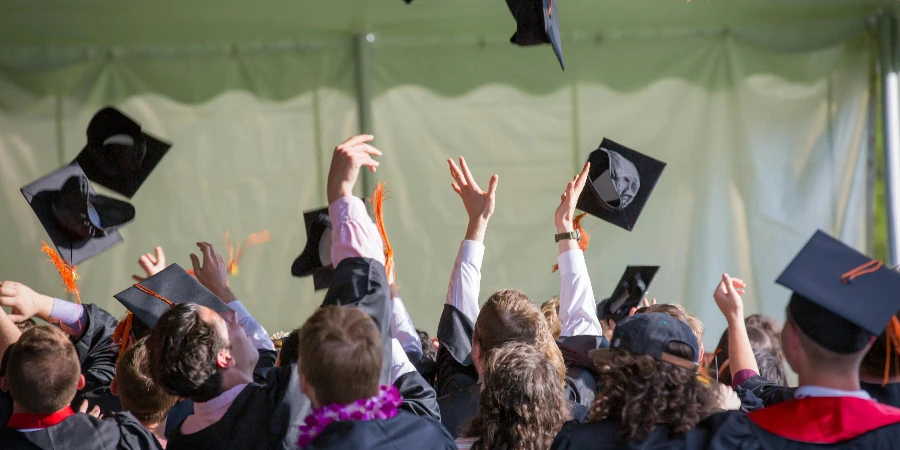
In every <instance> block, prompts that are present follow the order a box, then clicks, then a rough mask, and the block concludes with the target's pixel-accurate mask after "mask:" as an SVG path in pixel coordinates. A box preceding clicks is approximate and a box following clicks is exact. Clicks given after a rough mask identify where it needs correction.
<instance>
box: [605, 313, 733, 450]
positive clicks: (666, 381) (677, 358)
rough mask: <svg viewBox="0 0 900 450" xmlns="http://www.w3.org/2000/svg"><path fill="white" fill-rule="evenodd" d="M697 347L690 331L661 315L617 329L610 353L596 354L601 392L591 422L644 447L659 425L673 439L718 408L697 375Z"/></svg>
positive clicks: (627, 320)
mask: <svg viewBox="0 0 900 450" xmlns="http://www.w3.org/2000/svg"><path fill="white" fill-rule="evenodd" d="M698 354H699V344H698V343H697V340H696V337H695V336H694V333H693V331H692V330H691V329H690V327H689V326H688V325H687V324H686V323H684V322H681V321H680V320H672V317H671V316H669V315H668V314H664V313H644V314H635V315H633V316H631V317H627V318H625V319H623V320H622V321H621V322H620V323H618V324H616V329H615V333H614V335H613V340H612V343H611V344H610V349H608V350H606V349H604V350H595V351H594V352H592V356H594V355H599V356H594V357H595V358H602V359H603V361H602V362H601V363H600V364H598V368H599V370H600V385H601V386H603V390H602V391H601V392H600V393H599V394H598V395H597V397H596V399H595V400H594V404H593V405H592V406H591V412H590V416H589V419H590V420H592V421H600V420H611V421H614V422H615V423H616V424H617V425H618V429H619V434H618V436H617V439H618V440H619V441H620V442H629V441H637V442H642V441H644V440H646V439H647V437H649V435H650V433H651V432H652V431H653V429H654V428H655V427H656V426H657V425H660V424H666V425H668V426H669V428H670V430H671V432H672V433H673V434H675V435H679V434H682V433H684V432H686V431H688V430H689V429H691V428H693V427H694V426H695V425H696V424H697V423H699V422H700V421H701V420H702V419H703V418H705V417H706V416H708V415H710V414H711V413H713V412H714V411H715V409H716V408H717V394H716V392H715V391H714V390H713V389H711V388H710V387H709V385H708V384H706V383H705V382H704V381H701V380H700V379H699V378H698V376H697V373H696V369H695V361H697V355H698Z"/></svg>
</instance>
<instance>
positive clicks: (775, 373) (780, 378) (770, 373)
mask: <svg viewBox="0 0 900 450" xmlns="http://www.w3.org/2000/svg"><path fill="white" fill-rule="evenodd" d="M753 357H754V358H756V365H757V367H759V376H761V377H763V378H765V379H767V380H769V381H771V382H773V383H775V384H776V385H778V386H787V385H788V378H787V370H785V368H784V364H783V363H782V362H781V361H779V360H778V358H777V357H776V356H775V355H774V354H773V353H772V352H770V351H769V350H766V349H764V348H757V349H754V350H753ZM729 373H730V371H729Z"/></svg>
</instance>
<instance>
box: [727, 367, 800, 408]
mask: <svg viewBox="0 0 900 450" xmlns="http://www.w3.org/2000/svg"><path fill="white" fill-rule="evenodd" d="M735 390H736V391H737V393H738V396H739V397H741V400H742V402H743V400H744V399H745V397H747V395H746V394H745V393H742V392H741V390H746V391H749V392H750V393H751V394H753V395H754V396H756V397H759V399H760V400H761V401H762V405H763V407H768V406H772V405H777V404H779V403H781V402H785V401H788V400H791V399H793V398H794V391H795V390H796V388H792V387H787V386H780V385H777V384H775V383H773V382H771V381H769V380H767V379H765V378H763V377H761V376H759V375H754V376H752V377H750V378H748V379H747V381H744V383H743V384H741V385H740V386H739V387H737V388H736V389H735Z"/></svg>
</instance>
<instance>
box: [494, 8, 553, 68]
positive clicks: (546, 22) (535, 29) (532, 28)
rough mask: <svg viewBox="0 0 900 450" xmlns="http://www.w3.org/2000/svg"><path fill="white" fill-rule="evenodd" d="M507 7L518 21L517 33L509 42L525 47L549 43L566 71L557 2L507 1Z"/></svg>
mask: <svg viewBox="0 0 900 450" xmlns="http://www.w3.org/2000/svg"><path fill="white" fill-rule="evenodd" d="M506 6H508V7H509V12H511V13H512V15H513V17H514V18H515V19H516V32H515V33H513V35H512V37H511V38H509V42H512V43H513V44H516V45H519V46H523V47H525V46H531V45H540V44H548V43H549V44H550V45H551V46H552V47H553V53H556V59H558V60H559V66H560V67H562V69H563V70H565V69H566V66H565V64H564V63H563V54H562V42H560V39H559V11H558V8H557V5H556V0H506Z"/></svg>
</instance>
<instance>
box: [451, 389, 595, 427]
mask: <svg viewBox="0 0 900 450" xmlns="http://www.w3.org/2000/svg"><path fill="white" fill-rule="evenodd" d="M437 401H438V405H439V406H440V410H441V423H443V424H444V427H446V428H447V431H449V432H450V435H451V436H453V438H454V439H455V438H458V437H460V436H461V434H462V431H464V430H463V428H464V427H465V426H467V425H468V424H469V421H471V420H472V418H473V417H475V416H476V415H478V407H479V404H480V401H481V384H473V385H472V386H469V387H468V388H466V389H464V390H462V391H457V392H455V393H453V394H450V395H447V396H444V397H439V398H438V400H437ZM569 406H570V407H571V408H572V418H573V419H574V421H576V422H584V420H585V418H587V414H588V411H589V410H588V408H587V407H586V406H584V405H581V404H579V403H577V402H574V401H572V400H569Z"/></svg>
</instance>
